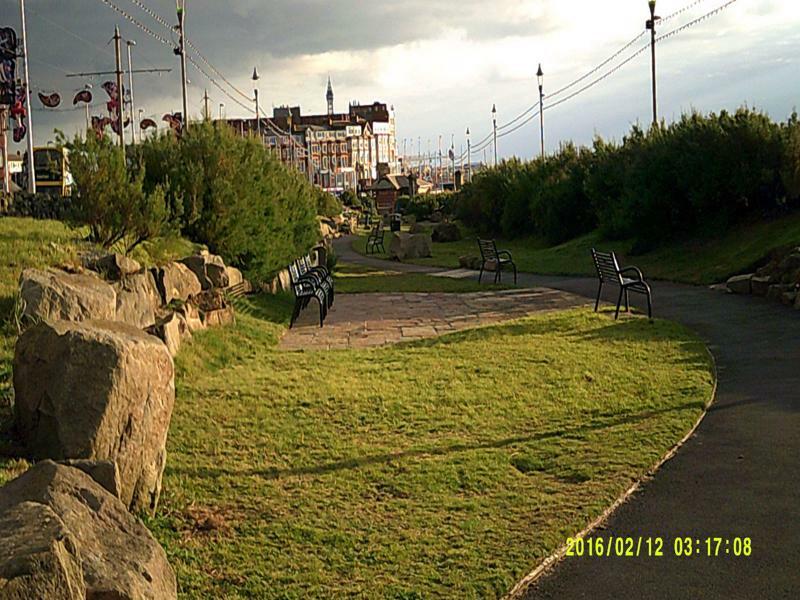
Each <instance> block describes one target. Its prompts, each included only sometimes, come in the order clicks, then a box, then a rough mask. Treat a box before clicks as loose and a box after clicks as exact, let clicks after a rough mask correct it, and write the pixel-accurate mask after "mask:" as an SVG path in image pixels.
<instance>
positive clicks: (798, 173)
mask: <svg viewBox="0 0 800 600" xmlns="http://www.w3.org/2000/svg"><path fill="white" fill-rule="evenodd" d="M798 199H800V125H798V122H797V117H796V116H794V115H793V116H792V118H791V119H790V120H789V121H788V122H787V123H786V124H783V125H781V124H778V123H774V122H773V121H771V120H770V119H769V118H768V117H767V116H766V115H764V114H762V113H759V112H757V111H754V110H751V109H747V108H742V109H740V110H738V111H736V112H735V113H733V114H730V113H727V112H724V111H723V112H721V113H720V114H711V115H708V116H703V115H700V114H698V113H692V114H688V115H684V116H683V117H682V118H681V119H680V120H678V121H677V122H675V123H673V124H671V125H669V126H656V127H653V128H651V129H650V130H648V131H646V132H645V131H644V130H642V129H641V128H640V127H634V128H633V129H632V131H631V132H630V133H629V134H628V135H627V136H626V137H625V138H624V139H623V141H622V143H621V144H615V143H608V142H604V141H603V140H602V139H599V138H598V139H596V140H595V141H594V144H593V146H592V147H591V148H576V147H575V146H573V145H572V144H566V145H564V146H562V147H561V149H560V150H559V151H558V152H556V153H555V154H553V155H551V156H548V157H546V158H544V159H541V158H539V159H536V160H534V161H532V162H528V163H522V162H520V161H519V160H516V159H515V160H509V161H504V162H503V163H501V164H500V165H499V166H498V167H496V168H494V169H489V170H486V171H482V172H480V173H477V174H476V175H475V177H474V179H473V181H472V182H470V183H468V184H466V185H465V186H464V187H463V188H462V190H461V191H460V192H459V193H458V196H457V201H456V212H457V214H458V216H459V217H460V218H461V219H462V220H463V221H464V222H465V224H467V225H469V226H471V227H473V228H475V229H477V230H478V231H479V232H481V233H487V234H491V235H498V234H502V235H504V236H506V237H517V236H523V235H537V236H539V237H542V238H544V239H546V240H547V241H549V242H551V243H559V242H562V241H565V240H567V239H570V238H572V237H575V236H577V235H580V234H582V233H585V232H588V231H590V230H592V229H593V228H595V227H597V226H599V228H600V230H601V233H602V234H603V235H605V236H607V237H610V238H633V240H634V242H635V243H634V248H635V249H637V250H647V249H649V248H651V247H653V246H656V245H658V244H660V243H663V242H665V241H667V240H669V239H672V238H674V237H678V236H690V235H698V234H699V235H715V234H718V233H722V232H724V231H725V230H727V229H728V228H729V227H730V226H731V225H733V224H735V223H737V222H739V221H742V220H743V219H746V218H750V217H752V216H755V217H758V216H762V215H765V214H770V213H774V212H776V211H783V210H786V209H787V208H791V207H793V206H794V204H795V203H796V201H797V200H798Z"/></svg>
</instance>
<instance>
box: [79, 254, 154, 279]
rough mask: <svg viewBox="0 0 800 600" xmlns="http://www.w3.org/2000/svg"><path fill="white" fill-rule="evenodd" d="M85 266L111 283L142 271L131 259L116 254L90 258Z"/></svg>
mask: <svg viewBox="0 0 800 600" xmlns="http://www.w3.org/2000/svg"><path fill="white" fill-rule="evenodd" d="M85 264H86V268H87V269H91V270H92V271H97V272H98V273H100V274H101V275H103V276H105V278H106V279H110V280H112V281H118V280H120V279H122V278H123V277H125V276H126V275H133V274H134V273H138V272H139V271H140V270H141V269H142V266H141V265H140V264H139V263H138V262H136V261H135V260H133V259H132V258H128V257H127V256H125V255H124V254H117V253H114V254H106V255H105V256H100V257H98V258H90V259H89V260H88V261H87V262H86V263H85Z"/></svg>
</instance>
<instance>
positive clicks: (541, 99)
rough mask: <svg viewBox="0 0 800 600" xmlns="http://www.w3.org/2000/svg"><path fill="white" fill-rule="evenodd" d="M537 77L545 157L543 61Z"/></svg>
mask: <svg viewBox="0 0 800 600" xmlns="http://www.w3.org/2000/svg"><path fill="white" fill-rule="evenodd" d="M536 79H538V80H539V132H540V133H541V138H542V158H544V71H542V63H539V70H538V71H536Z"/></svg>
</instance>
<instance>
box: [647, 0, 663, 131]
mask: <svg viewBox="0 0 800 600" xmlns="http://www.w3.org/2000/svg"><path fill="white" fill-rule="evenodd" d="M647 5H648V6H649V7H650V18H649V19H648V20H647V22H646V23H645V27H646V28H647V29H649V30H650V58H651V60H650V62H651V69H652V76H653V125H655V124H656V123H658V104H657V102H656V21H658V20H660V19H661V17H658V16H656V0H648V2H647Z"/></svg>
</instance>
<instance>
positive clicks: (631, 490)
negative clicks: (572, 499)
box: [503, 342, 719, 600]
mask: <svg viewBox="0 0 800 600" xmlns="http://www.w3.org/2000/svg"><path fill="white" fill-rule="evenodd" d="M703 345H704V346H705V349H706V353H707V354H708V356H709V358H710V359H711V372H712V375H713V377H714V385H713V387H712V389H711V394H710V397H709V399H708V400H707V401H706V404H705V406H704V407H703V412H702V413H700V416H699V417H698V418H697V421H696V422H695V424H694V425H693V426H692V428H691V429H689V431H688V432H686V434H685V435H684V436H683V437H682V438H681V439H680V440H678V442H677V443H675V444H674V445H673V446H672V447H671V448H670V449H669V450H667V452H666V453H665V454H664V456H662V457H661V458H660V459H659V460H658V462H656V464H655V465H653V466H652V467H651V468H650V469H649V470H648V471H647V472H646V473H645V474H644V475H643V476H642V477H641V478H640V479H639V480H637V481H635V482H633V484H631V486H630V487H628V489H626V490H625V491H624V492H623V493H622V494H621V495H620V496H619V497H618V498H617V499H616V500H615V501H614V502H613V503H612V504H611V506H609V507H608V508H607V509H605V510H604V511H603V512H602V513H601V514H600V515H599V516H598V517H596V518H595V519H594V520H592V521H591V522H590V523H589V524H588V525H587V526H586V527H584V528H583V529H582V530H581V531H579V532H578V533H576V534H575V535H574V536H572V539H583V538H585V537H586V536H588V535H589V534H591V533H593V532H594V531H595V530H596V529H597V528H598V527H600V526H601V525H602V524H603V523H605V522H606V521H607V520H608V519H609V518H610V517H611V515H613V514H614V513H615V512H616V511H617V509H618V508H619V507H620V506H622V505H623V504H625V503H626V502H627V501H628V500H629V499H630V498H631V496H633V495H634V494H635V493H636V492H637V491H638V490H639V488H641V487H642V485H643V484H644V483H646V482H647V481H649V480H651V479H652V478H653V477H654V476H655V474H656V472H657V471H658V470H659V469H660V468H661V467H662V466H663V465H664V463H666V462H667V461H668V460H670V459H672V458H674V457H675V455H676V454H677V453H678V450H680V448H681V446H683V445H684V444H685V443H686V442H687V441H688V440H689V439H690V438H691V437H692V436H693V435H694V433H695V431H697V428H698V427H700V423H702V422H703V419H705V416H706V415H707V414H708V409H709V408H711V405H712V404H714V400H715V399H716V397H717V385H718V381H719V377H718V375H719V372H718V370H717V361H716V359H715V357H714V355H713V353H712V352H711V350H710V349H709V347H708V346H706V345H705V342H704V343H703ZM567 549H568V546H567V544H566V542H565V543H564V544H563V545H561V546H560V547H559V548H557V549H556V550H555V551H554V552H553V553H552V554H550V555H549V556H546V557H545V558H543V559H542V560H541V562H539V564H538V565H537V566H536V567H535V568H534V569H533V571H531V572H530V573H528V574H527V575H525V577H523V578H522V579H520V580H519V581H518V582H517V583H516V584H515V585H514V587H512V588H511V589H510V590H509V591H508V593H507V594H506V595H505V596H503V600H518V599H520V598H522V596H523V594H525V592H527V591H528V589H529V588H530V587H531V586H532V585H533V584H534V583H536V582H537V581H538V580H539V579H541V577H542V576H544V575H545V574H547V573H548V572H550V571H551V570H552V569H553V568H554V567H555V566H556V565H557V564H558V563H559V562H561V560H562V559H563V558H564V557H565V555H566V553H567Z"/></svg>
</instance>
